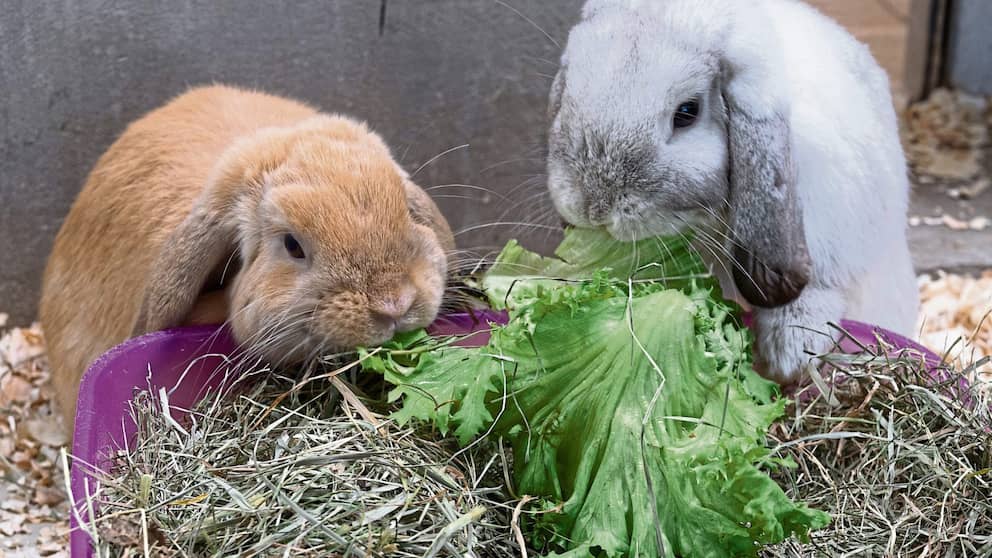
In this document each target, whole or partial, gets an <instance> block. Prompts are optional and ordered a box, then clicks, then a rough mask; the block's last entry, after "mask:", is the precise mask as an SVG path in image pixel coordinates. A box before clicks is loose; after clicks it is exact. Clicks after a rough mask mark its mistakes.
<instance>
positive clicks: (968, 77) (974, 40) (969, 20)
mask: <svg viewBox="0 0 992 558" xmlns="http://www.w3.org/2000/svg"><path fill="white" fill-rule="evenodd" d="M950 24H951V25H950V36H949V43H948V51H947V56H948V60H947V65H948V68H947V70H948V79H949V81H950V83H951V84H952V85H954V86H955V87H958V88H961V89H963V90H965V91H968V92H970V93H975V94H986V95H992V32H990V30H992V2H990V1H989V0H955V1H954V3H953V4H952V8H951V22H950Z"/></svg>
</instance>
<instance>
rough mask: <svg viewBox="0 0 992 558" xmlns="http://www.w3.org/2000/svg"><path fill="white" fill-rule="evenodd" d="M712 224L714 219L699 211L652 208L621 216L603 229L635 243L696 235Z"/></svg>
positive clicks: (617, 238) (611, 234)
mask: <svg viewBox="0 0 992 558" xmlns="http://www.w3.org/2000/svg"><path fill="white" fill-rule="evenodd" d="M714 227H715V225H714V220H713V219H711V218H710V217H709V215H708V214H706V213H704V212H703V211H702V210H686V211H665V210H654V211H652V213H651V214H650V215H640V214H631V215H621V216H619V217H618V218H614V219H613V220H612V221H611V222H609V223H608V224H607V225H606V230H607V232H609V233H610V236H612V237H613V238H615V239H616V240H619V241H622V242H636V241H638V240H644V239H645V238H651V237H655V236H696V235H698V234H700V231H706V230H714Z"/></svg>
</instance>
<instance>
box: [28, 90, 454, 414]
mask: <svg viewBox="0 0 992 558" xmlns="http://www.w3.org/2000/svg"><path fill="white" fill-rule="evenodd" d="M453 248H454V241H453V239H452V234H451V230H450V229H449V227H448V224H447V222H446V221H445V220H444V218H443V217H442V216H441V214H440V212H439V211H438V208H437V206H436V205H435V204H434V202H433V201H432V200H431V199H430V197H428V195H427V194H426V193H425V192H424V191H423V190H421V189H420V188H419V187H417V186H416V185H415V184H413V183H412V182H411V181H410V180H409V179H408V177H407V175H406V174H405V173H404V171H403V170H402V169H401V168H400V167H399V166H398V165H397V164H396V163H395V162H394V161H393V159H392V156H391V155H390V152H389V149H388V148H387V147H386V145H385V144H384V143H383V141H382V140H381V139H380V138H379V137H378V136H377V135H375V134H374V133H372V132H370V131H369V129H368V128H367V127H366V126H365V125H364V124H362V123H359V122H356V121H353V120H350V119H347V118H344V117H341V116H333V115H325V114H320V113H318V112H317V111H316V110H314V109H312V108H310V107H308V106H306V105H304V104H301V103H298V102H295V101H291V100H287V99H282V98H278V97H274V96H270V95H266V94H262V93H257V92H251V91H245V90H240V89H235V88H231V87H225V86H211V87H203V88H196V89H193V90H191V91H189V92H187V93H185V94H183V95H181V96H179V97H177V98H176V99H174V100H172V101H171V102H169V103H168V104H166V105H165V106H164V107H162V108H159V109H157V110H155V111H152V112H151V113H149V114H148V115H146V116H144V117H143V118H141V119H140V120H138V121H137V122H134V123H133V124H131V126H129V127H128V129H127V130H126V131H125V132H124V134H123V135H122V136H121V137H120V139H118V140H117V141H116V142H115V143H114V144H113V145H112V146H111V147H110V149H109V150H108V151H107V153H105V154H104V155H103V156H102V157H101V158H100V160H99V161H98V162H97V165H96V167H95V168H94V169H93V171H92V173H91V174H90V176H89V179H88V181H87V183H86V185H85V186H84V187H83V190H82V192H80V194H79V197H78V198H77V199H76V201H75V203H74V204H73V206H72V209H71V210H70V212H69V215H68V217H67V218H66V220H65V223H63V225H62V228H61V230H60V231H59V234H58V236H57V238H56V239H55V246H54V248H53V251H52V255H51V257H50V259H49V261H48V267H47V269H46V270H45V277H44V285H43V289H42V300H41V321H42V326H43V328H44V331H45V335H46V337H47V340H48V349H49V356H50V359H51V366H52V380H53V383H54V387H55V390H56V394H57V400H58V404H59V406H60V408H61V410H62V413H63V416H64V419H65V423H66V425H67V426H69V427H71V426H72V424H73V418H74V416H75V404H76V397H77V391H78V388H79V382H80V379H81V378H82V375H83V372H84V371H85V370H86V368H87V366H88V365H89V364H90V363H91V362H92V361H93V360H95V359H96V358H97V357H98V356H99V355H100V354H101V353H103V352H104V351H106V350H107V349H109V348H111V347H113V346H114V345H116V344H118V343H120V342H122V341H124V340H126V339H127V338H128V337H131V336H134V335H139V334H142V333H145V332H149V331H155V330H160V329H164V328H168V327H173V326H179V325H189V324H195V323H220V322H224V321H228V322H229V324H230V326H231V329H232V332H233V334H234V336H235V339H236V340H237V341H239V342H241V343H244V344H250V345H257V346H258V347H259V351H260V352H261V354H262V356H264V357H266V358H267V359H269V360H271V361H275V362H282V363H291V362H299V361H303V360H306V359H307V358H310V357H313V356H315V355H317V354H319V353H321V352H324V351H336V350H343V349H352V348H354V347H356V346H360V345H374V344H378V343H382V342H383V341H386V340H388V339H389V338H390V337H392V335H393V334H394V333H395V332H396V331H403V330H410V329H416V328H419V327H423V326H426V325H427V324H428V323H430V322H431V321H432V320H433V319H434V317H435V316H436V314H437V312H438V308H439V305H440V303H441V297H442V294H443V292H444V286H445V277H446V274H447V258H446V253H447V251H450V250H451V249H453Z"/></svg>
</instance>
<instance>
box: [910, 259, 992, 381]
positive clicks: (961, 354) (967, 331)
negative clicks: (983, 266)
mask: <svg viewBox="0 0 992 558" xmlns="http://www.w3.org/2000/svg"><path fill="white" fill-rule="evenodd" d="M919 286H920V302H921V305H920V319H919V328H918V331H919V332H920V342H921V343H922V344H923V345H925V346H927V347H929V348H931V349H933V350H934V351H938V352H939V351H944V352H948V351H949V354H948V356H949V357H950V358H952V359H955V360H956V361H957V363H956V364H958V365H959V366H962V368H965V367H967V366H969V365H970V364H971V363H974V362H977V361H979V360H980V359H982V358H984V357H987V356H992V269H990V270H987V271H985V272H984V273H982V274H981V275H980V276H978V277H969V276H965V275H952V274H946V273H940V274H938V275H937V276H936V277H931V276H926V275H925V276H921V277H920V278H919ZM978 371H979V372H982V373H983V374H984V375H985V376H986V378H992V364H986V365H985V366H982V367H980V368H979V370H978Z"/></svg>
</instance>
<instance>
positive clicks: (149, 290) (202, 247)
mask: <svg viewBox="0 0 992 558" xmlns="http://www.w3.org/2000/svg"><path fill="white" fill-rule="evenodd" d="M235 241H236V230H235V227H234V226H233V223H231V222H230V219H227V218H226V216H224V215H222V214H220V213H219V212H218V211H217V210H215V209H213V208H210V207H207V206H206V204H204V203H200V204H198V205H197V206H196V207H194V209H193V211H192V212H190V214H189V215H188V216H187V217H186V219H185V220H184V221H183V222H182V223H181V224H180V225H179V227H178V228H176V230H175V231H173V232H172V234H170V235H169V237H168V238H167V239H166V240H165V242H164V243H163V245H162V251H161V252H160V253H159V255H158V257H157V258H156V259H155V263H154V264H153V268H152V271H151V274H150V277H149V279H148V284H147V285H145V293H144V298H143V300H142V303H141V311H140V313H139V314H138V319H137V320H136V321H135V324H134V328H133V331H132V336H135V335H141V334H143V333H147V332H150V331H158V330H161V329H166V328H169V327H175V326H178V325H180V324H181V323H182V321H183V320H184V319H185V318H186V316H187V315H188V314H189V313H190V312H191V311H192V310H193V306H194V305H195V303H196V301H197V298H198V297H199V296H200V291H201V290H202V289H203V286H204V285H205V284H206V282H207V280H208V278H209V277H210V274H211V272H213V271H214V270H215V269H217V268H218V267H219V266H221V265H223V264H224V262H225V261H226V260H227V258H229V257H230V255H231V254H232V253H233V252H234V249H235Z"/></svg>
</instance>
